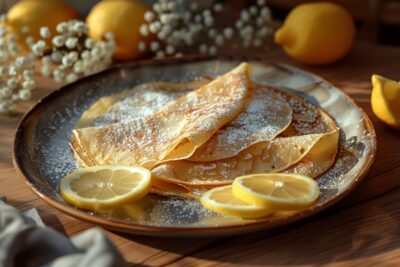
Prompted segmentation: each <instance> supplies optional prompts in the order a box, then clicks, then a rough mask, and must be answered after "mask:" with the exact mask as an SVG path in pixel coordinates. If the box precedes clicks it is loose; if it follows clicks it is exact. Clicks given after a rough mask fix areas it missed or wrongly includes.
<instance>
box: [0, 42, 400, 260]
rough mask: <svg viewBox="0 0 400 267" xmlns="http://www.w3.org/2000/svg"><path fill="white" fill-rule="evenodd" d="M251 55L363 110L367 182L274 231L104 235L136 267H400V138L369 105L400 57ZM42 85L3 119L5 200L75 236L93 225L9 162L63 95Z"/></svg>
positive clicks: (395, 73)
mask: <svg viewBox="0 0 400 267" xmlns="http://www.w3.org/2000/svg"><path fill="white" fill-rule="evenodd" d="M245 54H246V55H249V56H256V57H263V58H266V59H268V60H275V61H280V62H285V63H288V64H291V65H294V66H297V67H301V68H303V69H306V70H308V71H311V72H313V73H316V74H319V75H321V76H323V77H324V78H325V79H327V80H328V81H330V82H331V83H333V84H334V85H336V86H337V87H339V88H342V89H343V90H344V91H345V92H347V93H348V94H350V95H351V96H352V97H353V98H354V99H355V100H356V102H357V103H358V104H360V106H361V107H362V108H363V109H364V110H365V111H366V112H367V113H368V115H369V116H370V117H371V119H372V120H373V123H374V126H375V128H376V131H377V136H378V152H377V158H376V162H375V164H374V165H373V167H372V169H371V170H370V172H369V174H368V176H367V177H366V178H365V180H364V182H363V183H362V184H361V185H360V186H359V187H358V188H357V189H356V190H355V191H354V192H353V193H351V194H350V196H349V197H347V198H346V199H344V200H343V201H341V202H340V203H338V205H336V206H335V207H333V208H331V209H329V210H328V211H325V212H323V213H322V214H320V215H317V216H314V217H312V218H310V219H308V220H306V221H304V222H301V223H298V224H295V225H291V226H288V227H285V228H281V229H278V230H275V231H268V232H261V233H255V234H250V235H246V236H241V237H228V238H202V239H174V238H157V237H141V236H133V235H124V234H118V233H114V232H110V231H106V230H104V231H105V233H106V234H107V235H108V236H109V237H110V238H111V240H112V241H113V242H114V244H115V245H116V246H117V247H118V248H119V250H120V251H121V253H122V254H123V255H124V257H125V259H126V260H127V261H128V262H130V263H131V264H132V265H134V266H163V265H164V266H165V265H168V266H215V265H218V266H220V265H221V266H243V265H252V266H268V265H269V266H275V265H308V266H315V265H325V264H326V265H331V264H335V265H337V266H377V265H379V266H398V265H400V201H399V200H400V132H399V131H394V130H391V129H389V128H387V127H386V126H384V125H383V124H381V123H380V122H379V121H377V119H376V118H375V117H374V116H373V114H372V112H371V108H370V101H369V98H370V92H371V84H370V76H371V74H372V73H379V74H381V75H384V76H388V77H390V78H393V79H397V80H400V49H397V48H390V47H384V46H377V45H370V44H363V43H359V44H357V45H356V47H355V48H354V49H353V51H352V53H351V54H350V55H349V56H348V57H347V58H346V59H345V60H343V61H341V62H339V63H336V64H334V65H331V66H326V67H309V66H302V65H299V64H298V63H296V62H294V61H292V60H290V59H289V58H288V57H286V56H285V55H283V53H282V52H281V51H280V50H279V49H276V48H273V49H272V50H270V51H247V52H246V53H245ZM39 84H40V86H39V88H38V89H37V90H36V91H35V93H34V97H33V100H32V101H30V102H27V103H24V104H22V105H20V106H19V113H18V114H16V115H14V116H4V115H0V195H5V196H6V197H7V199H8V202H9V203H10V204H11V205H14V206H16V207H17V208H19V209H20V210H28V209H30V208H32V207H35V208H37V209H38V211H39V213H40V215H41V217H42V219H43V221H44V223H45V224H47V225H48V226H51V227H53V228H55V229H57V230H58V231H61V232H63V233H65V234H67V235H74V234H76V233H79V232H81V231H83V230H85V229H87V228H90V227H93V225H91V224H89V223H84V222H80V221H78V220H76V219H74V218H72V217H69V216H67V215H65V214H62V213H61V212H58V211H57V210H54V209H53V208H51V207H49V206H48V205H47V204H46V203H44V202H43V201H41V200H40V199H38V197H37V196H36V195H34V194H33V193H32V192H31V191H30V190H29V189H28V187H27V186H26V185H25V184H24V183H23V181H22V180H21V179H20V178H18V177H17V174H16V172H15V170H14V168H13V166H12V162H11V151H12V141H13V135H14V132H15V130H16V126H17V123H18V121H19V120H20V118H21V116H22V114H23V112H24V111H26V110H27V109H28V108H29V106H32V105H33V104H34V102H35V101H36V100H37V99H39V98H40V97H42V96H44V95H46V94H47V93H49V92H51V90H53V89H55V88H57V85H55V84H54V83H52V82H50V81H48V80H46V79H39Z"/></svg>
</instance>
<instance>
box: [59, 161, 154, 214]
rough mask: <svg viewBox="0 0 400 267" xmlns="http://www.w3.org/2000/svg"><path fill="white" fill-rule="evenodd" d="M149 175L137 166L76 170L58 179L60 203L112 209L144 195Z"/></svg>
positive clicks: (91, 208)
mask: <svg viewBox="0 0 400 267" xmlns="http://www.w3.org/2000/svg"><path fill="white" fill-rule="evenodd" d="M150 188H151V174H150V172H149V171H148V170H147V169H144V168H141V167H127V166H95V167H88V168H82V169H78V170H76V171H74V172H72V173H71V174H68V175H67V176H65V177H64V178H63V179H62V180H61V195H62V197H63V198H64V200H65V201H66V202H67V203H69V204H71V205H74V206H76V207H78V208H81V209H86V210H93V211H100V210H109V209H114V208H116V207H118V206H121V205H124V204H127V203H130V202H133V201H135V200H138V199H140V198H142V197H143V196H145V195H146V194H147V193H148V192H149V191H150Z"/></svg>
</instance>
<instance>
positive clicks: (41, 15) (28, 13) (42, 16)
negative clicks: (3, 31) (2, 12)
mask: <svg viewBox="0 0 400 267" xmlns="http://www.w3.org/2000/svg"><path fill="white" fill-rule="evenodd" d="M76 17H77V12H76V10H75V9H74V8H73V7H71V6H69V5H67V4H65V3H64V2H63V1H59V0H24V1H20V2H18V3H16V4H15V5H13V6H12V7H11V8H10V10H9V11H8V13H7V25H8V26H9V28H10V30H11V31H12V32H14V33H16V34H18V35H19V36H21V37H22V38H21V43H23V42H24V40H23V39H24V38H23V37H26V36H27V35H29V36H32V37H34V38H35V40H37V39H39V38H40V35H39V32H40V28H41V27H43V26H47V27H49V28H50V31H51V32H52V33H53V34H55V33H56V26H57V24H58V23H60V22H63V21H67V20H70V19H74V18H76ZM26 27H27V28H29V33H28V34H27V35H26V34H25V33H24V32H23V30H24V28H26Z"/></svg>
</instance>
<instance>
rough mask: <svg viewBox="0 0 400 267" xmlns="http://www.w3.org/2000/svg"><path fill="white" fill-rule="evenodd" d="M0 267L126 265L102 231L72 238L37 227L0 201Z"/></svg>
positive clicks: (104, 266)
mask: <svg viewBox="0 0 400 267" xmlns="http://www.w3.org/2000/svg"><path fill="white" fill-rule="evenodd" d="M0 266H4V267H20V266H21V267H24V266H26V267H36V266H49V267H50V266H51V267H72V266H73V267H92V266H93V267H114V266H115V267H120V266H121V267H123V266H127V263H126V262H125V261H124V260H123V258H122V256H121V255H120V254H119V252H118V251H117V249H116V248H115V247H114V245H113V244H112V243H111V241H110V240H109V239H108V238H107V237H106V236H105V235H104V234H103V233H102V232H101V231H100V229H96V228H92V229H89V230H87V231H85V232H83V233H81V234H79V235H77V236H75V237H73V238H71V239H69V238H68V237H66V236H64V235H62V234H60V233H58V232H57V231H55V230H53V229H51V228H48V227H42V226H38V225H37V224H36V223H35V222H34V221H33V220H32V219H30V218H28V217H26V216H24V215H22V214H21V213H20V212H19V211H18V210H17V209H15V208H13V207H11V206H9V205H7V204H5V203H4V202H3V201H1V200H0Z"/></svg>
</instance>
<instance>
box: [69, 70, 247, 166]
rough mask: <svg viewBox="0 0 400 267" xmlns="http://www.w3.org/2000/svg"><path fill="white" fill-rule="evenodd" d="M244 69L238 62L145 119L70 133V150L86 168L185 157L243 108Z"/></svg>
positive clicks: (137, 163) (150, 164)
mask: <svg viewBox="0 0 400 267" xmlns="http://www.w3.org/2000/svg"><path fill="white" fill-rule="evenodd" d="M249 83H250V81H249V65H248V64H247V63H242V64H240V65H239V66H238V67H237V68H235V69H234V70H232V71H231V72H229V73H227V74H225V75H223V76H221V77H219V78H217V79H215V80H214V81H212V82H211V83H209V84H207V85H205V86H203V87H201V88H199V89H197V90H195V91H193V92H191V93H188V94H187V95H184V96H182V97H180V98H178V99H176V100H175V101H172V102H170V103H169V104H167V105H166V106H165V107H164V108H162V109H160V110H159V111H157V112H155V113H153V114H151V115H150V116H146V117H143V118H142V117H141V118H137V119H133V120H130V121H126V122H125V121H124V122H119V123H113V124H110V125H107V126H101V127H88V128H82V129H75V130H73V132H72V147H73V149H74V152H75V156H77V158H78V160H79V161H83V162H84V163H85V164H86V165H88V166H91V165H140V166H143V167H146V168H149V169H151V168H153V167H154V166H156V165H158V164H160V163H161V162H163V161H171V160H177V159H185V158H188V157H190V156H191V155H192V154H193V152H194V151H195V150H196V149H197V148H198V147H200V146H201V145H203V144H204V143H205V142H206V141H207V140H208V139H209V138H210V137H211V136H212V135H213V134H214V133H215V132H216V131H218V129H219V128H221V127H222V126H224V125H225V124H227V123H229V122H230V121H232V120H233V119H234V118H236V117H237V116H238V115H239V113H240V112H241V111H242V110H243V109H244V108H245V105H246V102H247V98H248V93H249Z"/></svg>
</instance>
